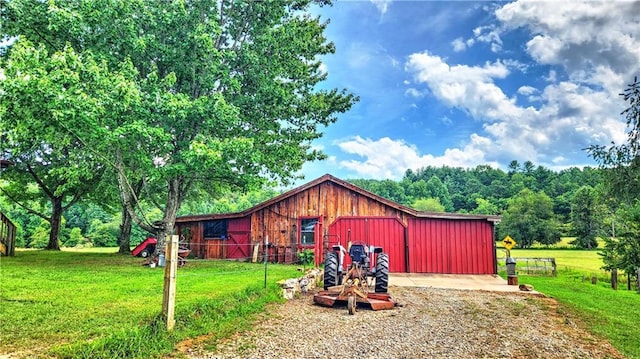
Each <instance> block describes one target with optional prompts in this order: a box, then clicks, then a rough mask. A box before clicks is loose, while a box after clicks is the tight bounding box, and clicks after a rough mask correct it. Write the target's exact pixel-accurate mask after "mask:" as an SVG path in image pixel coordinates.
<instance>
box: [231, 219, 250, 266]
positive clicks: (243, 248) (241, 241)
mask: <svg viewBox="0 0 640 359" xmlns="http://www.w3.org/2000/svg"><path fill="white" fill-rule="evenodd" d="M227 235H228V238H227V258H231V259H249V258H251V241H250V240H249V237H250V236H251V219H250V218H249V217H246V218H240V219H230V220H229V223H228V227H227Z"/></svg>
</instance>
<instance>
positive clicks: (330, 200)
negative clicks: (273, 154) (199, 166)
mask: <svg viewBox="0 0 640 359" xmlns="http://www.w3.org/2000/svg"><path fill="white" fill-rule="evenodd" d="M498 220H499V217H497V216H485V215H468V214H455V213H433V212H420V211H416V210H414V209H411V208H408V207H405V206H403V205H400V204H398V203H395V202H393V201H390V200H388V199H385V198H382V197H380V196H378V195H375V194H373V193H371V192H369V191H366V190H364V189H362V188H359V187H357V186H354V185H353V184H350V183H348V182H346V181H342V180H340V179H338V178H336V177H333V176H331V175H328V174H327V175H324V176H322V177H320V178H318V179H316V180H314V181H311V182H309V183H307V184H305V185H302V186H300V187H298V188H295V189H293V190H290V191H288V192H286V193H283V194H281V195H279V196H277V197H275V198H272V199H271V200H268V201H266V202H264V203H261V204H259V205H257V206H255V207H253V208H249V209H247V210H245V211H243V212H240V213H230V214H210V215H194V216H183V217H178V218H177V220H176V227H177V233H178V234H180V236H181V240H182V241H186V242H189V245H190V247H191V250H192V253H193V254H194V255H195V256H196V257H198V258H208V259H211V258H221V259H224V258H226V259H238V260H250V259H254V260H256V259H257V260H262V258H263V257H262V255H263V253H264V252H263V248H264V243H265V242H268V243H269V244H270V246H269V247H268V248H269V249H268V253H267V254H268V256H269V258H270V260H271V261H275V262H287V263H291V262H293V261H295V259H296V258H297V253H298V252H300V251H303V250H305V249H310V250H313V251H314V254H315V259H316V264H319V263H322V261H323V259H324V253H325V251H326V250H327V249H328V248H331V246H332V245H333V244H335V243H341V244H342V245H344V246H346V245H347V242H348V241H353V242H355V241H363V242H365V243H367V244H370V245H375V246H380V247H383V248H384V251H385V252H387V253H388V254H389V262H390V263H389V264H390V271H391V272H410V273H451V274H495V273H496V272H497V267H496V256H495V253H496V252H495V239H494V226H495V223H496V222H497V221H498Z"/></svg>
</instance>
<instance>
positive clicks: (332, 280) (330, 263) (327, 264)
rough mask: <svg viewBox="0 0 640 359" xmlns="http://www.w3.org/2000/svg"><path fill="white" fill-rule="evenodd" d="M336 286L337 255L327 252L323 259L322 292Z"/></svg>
mask: <svg viewBox="0 0 640 359" xmlns="http://www.w3.org/2000/svg"><path fill="white" fill-rule="evenodd" d="M336 284H338V254H337V253H336V252H327V256H326V257H325V258H324V290H327V288H329V287H333V286H335V285H336Z"/></svg>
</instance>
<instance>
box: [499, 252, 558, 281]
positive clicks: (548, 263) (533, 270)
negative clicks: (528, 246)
mask: <svg viewBox="0 0 640 359" xmlns="http://www.w3.org/2000/svg"><path fill="white" fill-rule="evenodd" d="M513 259H515V261H516V271H517V272H519V273H522V274H524V273H526V274H540V275H552V276H554V277H555V276H556V275H557V274H558V272H557V267H556V259H555V258H526V257H522V258H513ZM505 260H506V258H498V263H501V265H500V266H499V267H498V269H499V270H506V269H507V267H506V265H504V263H505Z"/></svg>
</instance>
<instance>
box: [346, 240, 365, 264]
mask: <svg viewBox="0 0 640 359" xmlns="http://www.w3.org/2000/svg"><path fill="white" fill-rule="evenodd" d="M349 256H350V257H351V259H352V260H354V261H358V262H360V263H362V261H363V260H364V259H365V258H367V253H366V250H365V248H364V246H363V245H362V244H354V245H352V246H351V248H350V249H349Z"/></svg>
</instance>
